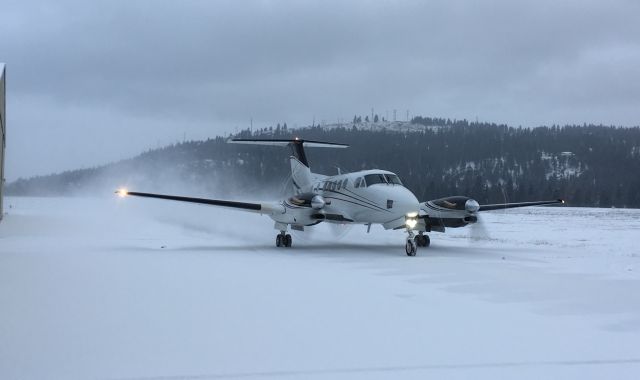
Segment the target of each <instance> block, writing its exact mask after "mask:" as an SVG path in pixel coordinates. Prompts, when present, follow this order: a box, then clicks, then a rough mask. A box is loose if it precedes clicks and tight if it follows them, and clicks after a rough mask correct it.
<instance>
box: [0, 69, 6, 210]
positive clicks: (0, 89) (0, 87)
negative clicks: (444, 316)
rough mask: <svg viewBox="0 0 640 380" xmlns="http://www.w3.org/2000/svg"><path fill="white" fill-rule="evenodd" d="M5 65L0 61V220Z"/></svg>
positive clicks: (4, 126) (4, 121) (2, 178)
mask: <svg viewBox="0 0 640 380" xmlns="http://www.w3.org/2000/svg"><path fill="white" fill-rule="evenodd" d="M4 76H5V65H4V63H0V130H1V135H0V137H1V138H2V140H1V141H0V220H2V217H3V216H4V210H3V209H2V198H3V197H4V149H5V147H6V146H7V123H6V122H7V118H6V113H5V109H6V108H5V105H6V103H5V90H6V87H5V82H4Z"/></svg>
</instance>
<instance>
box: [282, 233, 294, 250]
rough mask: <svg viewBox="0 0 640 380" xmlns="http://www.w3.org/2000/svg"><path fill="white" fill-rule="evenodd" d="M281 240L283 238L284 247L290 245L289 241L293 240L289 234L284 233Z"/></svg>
mask: <svg viewBox="0 0 640 380" xmlns="http://www.w3.org/2000/svg"><path fill="white" fill-rule="evenodd" d="M282 240H284V246H285V247H291V242H292V240H293V239H292V238H291V235H289V234H286V235H284V239H282Z"/></svg>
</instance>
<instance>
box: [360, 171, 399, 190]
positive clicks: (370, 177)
mask: <svg viewBox="0 0 640 380" xmlns="http://www.w3.org/2000/svg"><path fill="white" fill-rule="evenodd" d="M364 180H365V182H366V183H367V187H368V186H371V185H375V184H378V183H385V184H389V185H402V182H401V181H400V178H398V176H397V175H395V174H383V173H376V174H367V175H365V176H364Z"/></svg>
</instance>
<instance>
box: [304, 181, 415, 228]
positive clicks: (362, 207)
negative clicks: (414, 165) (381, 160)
mask: <svg viewBox="0 0 640 380" xmlns="http://www.w3.org/2000/svg"><path fill="white" fill-rule="evenodd" d="M376 177H377V178H382V179H386V178H396V179H397V178H398V177H397V176H396V175H395V174H394V173H392V172H389V171H385V170H364V171H359V172H353V173H346V174H340V175H336V176H327V177H318V178H317V179H316V181H315V182H314V183H313V184H312V186H311V188H309V189H304V190H305V191H308V192H312V193H315V194H319V195H320V196H322V197H323V198H324V200H325V201H326V202H327V205H326V206H325V207H324V209H323V210H324V211H325V212H326V213H331V214H341V215H343V216H344V217H345V218H348V219H351V220H353V223H364V224H368V223H381V224H385V223H390V222H393V221H396V220H398V221H401V222H402V223H404V219H405V217H406V216H408V215H409V216H415V215H416V214H417V212H418V210H419V202H418V199H417V198H416V197H415V195H413V193H412V192H411V191H409V189H407V188H406V187H404V185H402V184H401V183H400V181H399V180H398V181H397V183H392V182H390V181H380V182H377V183H373V181H374V180H375V178H376ZM367 179H368V181H367ZM394 228H395V227H394Z"/></svg>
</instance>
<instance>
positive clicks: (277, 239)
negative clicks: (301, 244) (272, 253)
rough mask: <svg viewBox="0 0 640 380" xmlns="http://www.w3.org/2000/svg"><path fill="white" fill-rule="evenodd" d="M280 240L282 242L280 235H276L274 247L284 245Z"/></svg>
mask: <svg viewBox="0 0 640 380" xmlns="http://www.w3.org/2000/svg"><path fill="white" fill-rule="evenodd" d="M282 240H284V239H283V238H282V235H281V234H277V235H276V247H282V246H283V245H284V244H283V241H282Z"/></svg>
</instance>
